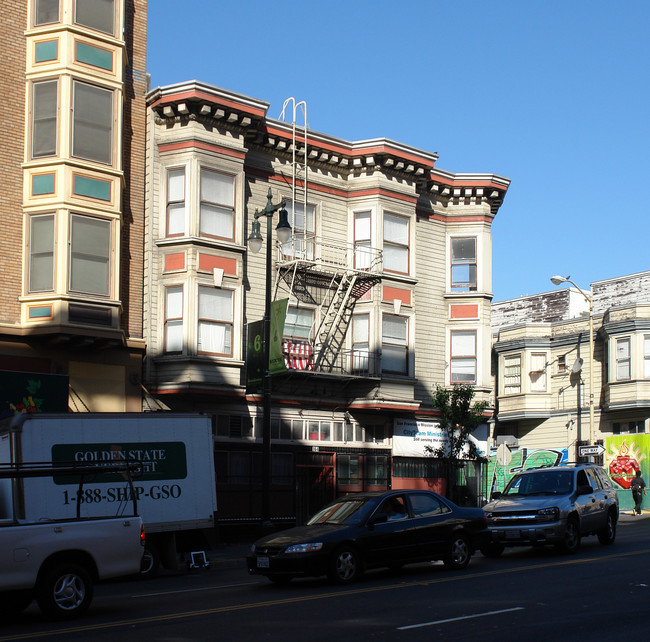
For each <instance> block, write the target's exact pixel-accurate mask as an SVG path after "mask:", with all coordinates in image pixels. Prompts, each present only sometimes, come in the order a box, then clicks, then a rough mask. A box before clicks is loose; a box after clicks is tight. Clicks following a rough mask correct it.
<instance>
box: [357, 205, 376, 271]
mask: <svg viewBox="0 0 650 642" xmlns="http://www.w3.org/2000/svg"><path fill="white" fill-rule="evenodd" d="M372 254H373V253H372V211H371V210H362V211H359V212H354V268H355V269H356V270H369V269H370V268H371V267H372V258H373V257H372Z"/></svg>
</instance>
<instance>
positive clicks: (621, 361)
mask: <svg viewBox="0 0 650 642" xmlns="http://www.w3.org/2000/svg"><path fill="white" fill-rule="evenodd" d="M614 349H615V357H616V381H629V380H630V379H631V378H632V361H631V355H632V353H631V340H630V337H620V338H618V339H616V345H615V348H614Z"/></svg>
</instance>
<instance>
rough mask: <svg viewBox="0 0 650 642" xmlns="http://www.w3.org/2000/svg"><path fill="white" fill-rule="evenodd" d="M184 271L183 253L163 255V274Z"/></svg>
mask: <svg viewBox="0 0 650 642" xmlns="http://www.w3.org/2000/svg"><path fill="white" fill-rule="evenodd" d="M184 269H185V252H178V253H176V254H165V270H164V271H165V272H171V271H173V270H184Z"/></svg>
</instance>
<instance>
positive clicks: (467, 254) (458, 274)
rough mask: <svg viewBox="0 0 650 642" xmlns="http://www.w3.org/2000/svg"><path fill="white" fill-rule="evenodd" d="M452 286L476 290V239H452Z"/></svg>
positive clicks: (456, 288) (457, 288) (459, 288)
mask: <svg viewBox="0 0 650 642" xmlns="http://www.w3.org/2000/svg"><path fill="white" fill-rule="evenodd" d="M451 287H452V288H453V289H455V290H464V291H468V290H476V239H475V238H473V237H471V238H452V239H451Z"/></svg>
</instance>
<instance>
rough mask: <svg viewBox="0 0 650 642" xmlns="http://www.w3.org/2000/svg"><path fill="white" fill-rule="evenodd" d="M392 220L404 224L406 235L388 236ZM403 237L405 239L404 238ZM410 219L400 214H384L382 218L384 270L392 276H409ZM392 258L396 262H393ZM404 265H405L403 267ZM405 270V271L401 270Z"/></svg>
mask: <svg viewBox="0 0 650 642" xmlns="http://www.w3.org/2000/svg"><path fill="white" fill-rule="evenodd" d="M391 219H392V220H394V221H395V222H397V221H398V220H399V221H400V223H405V224H406V234H405V235H399V237H397V236H396V237H391V236H389V229H390V225H389V221H390V220H391ZM404 236H405V238H404ZM410 245H411V219H410V218H409V217H408V216H403V215H402V214H396V213H394V212H384V217H383V248H384V270H385V271H386V272H393V273H394V274H409V273H410V270H411V250H410ZM393 257H398V260H397V261H395V262H393ZM404 264H405V265H404ZM402 268H405V269H402Z"/></svg>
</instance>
